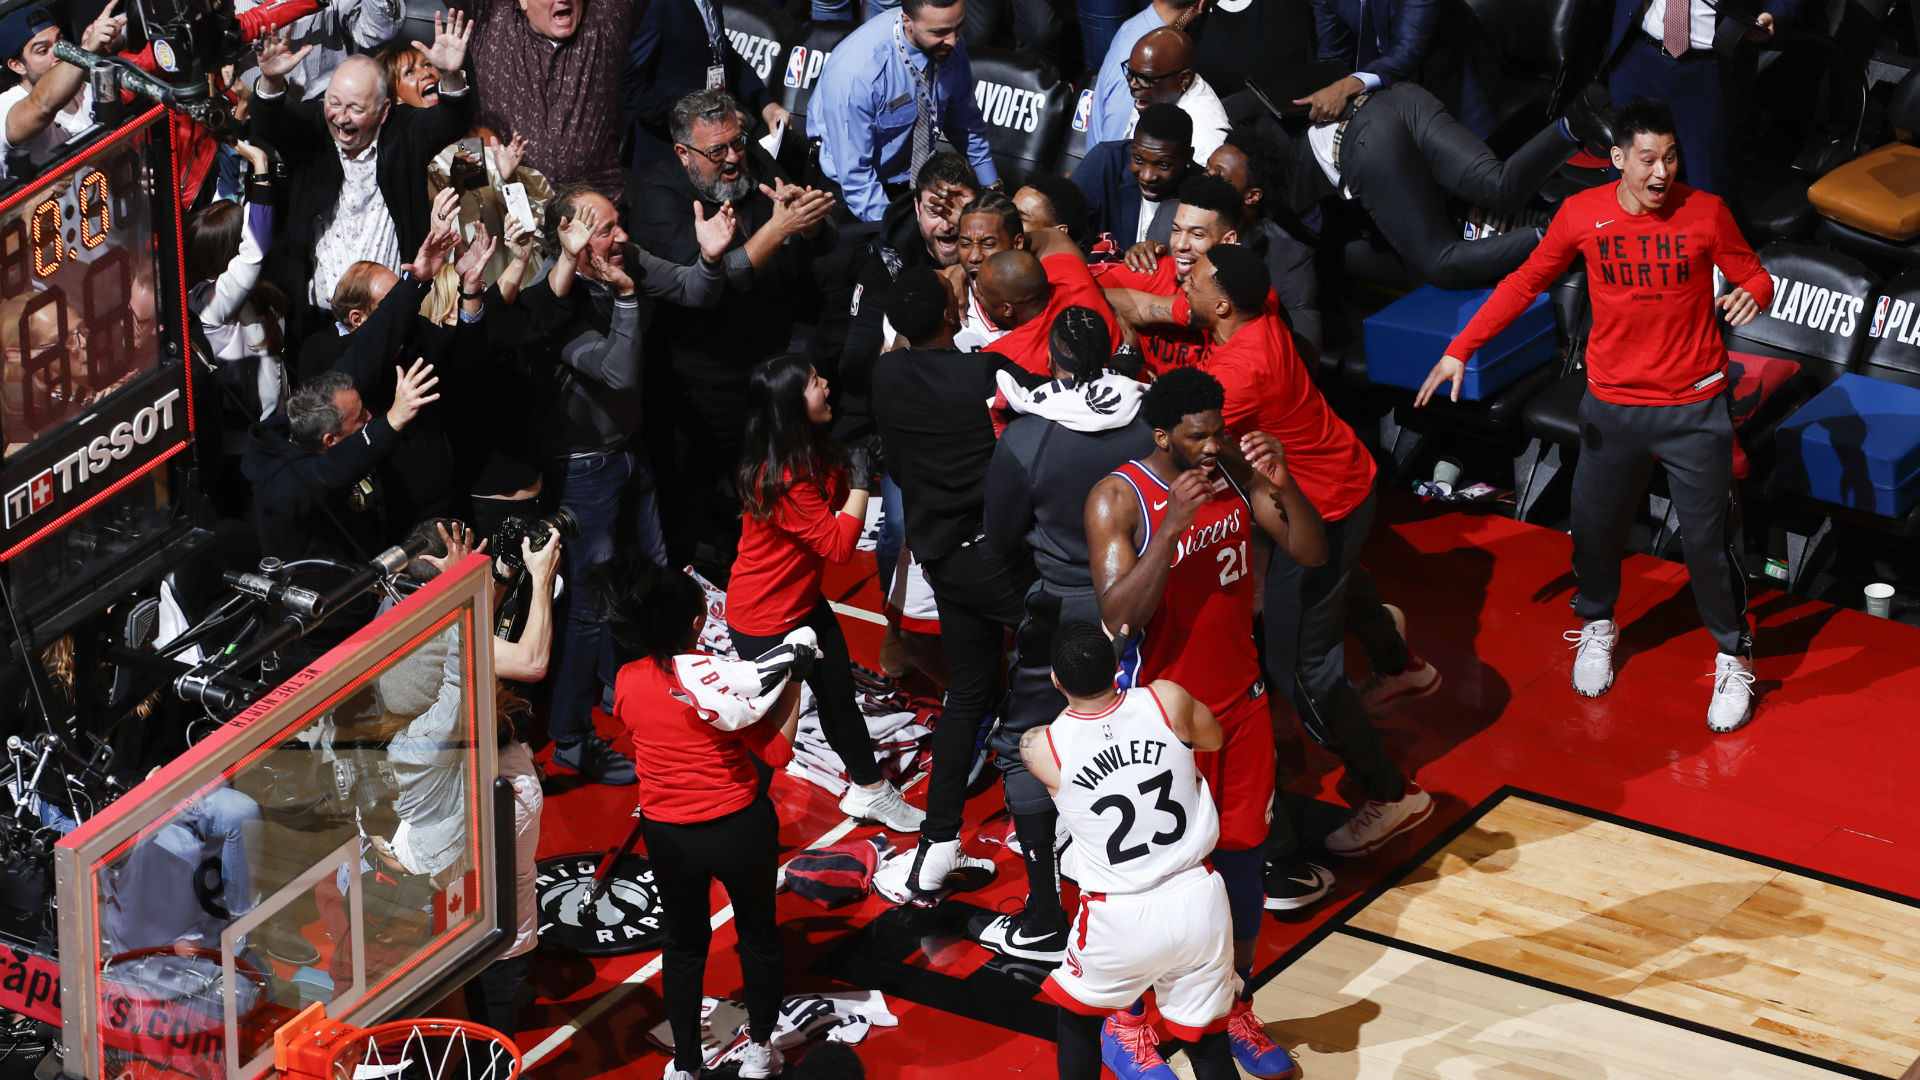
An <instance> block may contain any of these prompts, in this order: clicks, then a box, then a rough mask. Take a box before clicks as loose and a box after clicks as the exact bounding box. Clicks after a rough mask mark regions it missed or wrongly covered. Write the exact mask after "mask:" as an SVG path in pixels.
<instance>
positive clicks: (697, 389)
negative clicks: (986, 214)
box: [632, 90, 834, 560]
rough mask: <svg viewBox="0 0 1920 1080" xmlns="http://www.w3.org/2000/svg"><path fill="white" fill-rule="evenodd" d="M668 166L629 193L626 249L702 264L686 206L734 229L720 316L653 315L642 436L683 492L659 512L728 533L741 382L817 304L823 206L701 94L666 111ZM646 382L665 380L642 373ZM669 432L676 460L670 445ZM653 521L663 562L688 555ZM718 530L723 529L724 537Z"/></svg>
mask: <svg viewBox="0 0 1920 1080" xmlns="http://www.w3.org/2000/svg"><path fill="white" fill-rule="evenodd" d="M671 130H672V135H673V141H674V154H675V156H676V158H677V160H675V161H663V162H661V163H660V164H659V165H656V166H655V167H654V168H653V171H651V172H649V173H648V174H647V175H646V177H645V178H644V179H643V180H641V181H640V183H639V186H638V188H637V190H636V191H634V192H633V193H632V220H633V234H634V240H635V241H636V242H637V243H638V244H639V245H640V246H641V247H643V248H645V249H647V250H648V251H651V252H653V253H654V254H656V255H659V256H660V257H661V258H663V259H666V260H667V261H669V262H674V263H679V264H680V265H682V266H691V265H692V264H693V262H694V260H696V259H698V258H700V241H699V237H698V236H697V235H696V232H695V220H694V215H693V214H692V213H690V212H689V211H690V209H691V207H692V206H693V205H694V204H698V205H699V206H700V208H701V212H702V215H703V216H704V217H707V218H712V217H713V216H714V215H715V214H718V213H719V212H720V208H721V206H723V205H725V204H729V203H730V204H731V205H732V207H733V216H734V219H735V222H736V227H735V229H734V234H733V239H732V241H731V242H730V243H729V244H728V247H727V251H726V255H725V257H724V258H723V259H722V265H723V268H724V271H725V274H726V279H727V287H726V291H725V293H724V294H723V295H722V296H721V298H720V302H719V304H718V305H716V306H714V307H711V308H705V309H700V310H695V309H693V308H688V307H682V306H680V305H677V304H672V303H667V304H662V305H661V306H660V309H659V311H658V312H657V313H656V315H655V318H654V323H653V326H652V328H651V329H650V330H649V334H648V336H649V348H650V349H651V350H654V351H656V352H657V351H659V350H665V351H666V353H667V355H668V356H669V357H670V359H671V361H672V363H671V365H670V366H671V379H670V380H668V381H667V383H666V384H665V385H658V386H652V387H650V392H649V393H648V395H647V397H648V400H649V401H650V403H651V405H652V406H653V407H654V409H655V411H654V412H653V413H651V414H650V417H649V418H650V419H651V420H653V421H654V422H653V423H651V424H649V425H648V431H649V439H650V442H651V446H650V450H651V451H652V454H653V460H654V461H656V462H659V463H662V464H664V463H667V462H673V463H674V465H675V467H671V468H667V469H665V470H664V473H663V476H665V477H672V478H674V479H676V480H679V481H684V482H685V484H686V485H687V487H686V488H685V490H683V491H677V492H676V491H673V490H672V489H670V488H669V489H666V490H663V491H662V494H663V495H664V496H666V497H667V499H668V501H669V502H675V503H677V502H691V503H692V504H693V505H697V506H698V507H700V508H702V509H705V510H707V511H710V512H711V514H712V517H713V524H715V525H716V526H718V529H719V531H721V532H726V533H731V532H732V531H734V530H735V529H737V528H738V525H737V520H738V511H739V500H738V499H737V498H736V497H735V496H733V495H732V494H731V493H730V492H728V491H727V490H726V489H725V488H724V487H723V486H722V484H723V483H724V481H723V477H725V476H726V475H727V474H728V473H730V472H731V471H732V469H733V466H734V464H735V463H737V462H738V460H739V458H740V436H741V432H742V431H743V430H744V428H745V425H746V385H747V373H748V372H749V371H751V370H752V368H753V366H754V365H755V364H758V363H759V362H760V361H762V360H765V359H766V358H767V357H769V356H773V355H776V354H778V353H782V352H785V351H786V350H787V346H788V344H789V343H790V342H791V340H792V338H793V323H794V319H795V317H796V315H797V314H798V313H799V312H800V310H801V308H802V306H803V305H804V304H805V303H806V302H807V301H808V300H809V299H811V298H812V297H813V296H814V295H816V290H815V285H814V278H813V268H812V257H813V256H814V254H816V253H817V252H818V251H820V250H824V249H825V248H827V247H829V246H831V244H832V237H833V234H832V232H831V230H830V229H828V228H824V227H823V226H824V225H825V223H826V219H827V214H828V211H830V210H831V209H832V208H833V203H834V200H833V196H832V195H830V194H828V193H826V192H821V191H814V190H812V189H807V188H800V187H796V186H794V185H792V184H789V183H787V181H786V177H785V176H784V174H782V173H781V171H780V168H779V166H778V165H776V164H775V163H774V161H773V159H772V158H771V157H769V156H767V153H766V151H764V150H762V149H761V148H760V147H759V146H757V145H754V144H752V143H751V142H749V140H748V139H747V136H746V134H745V133H744V132H742V131H741V130H740V118H739V106H738V104H736V103H735V101H734V100H733V96H732V95H731V94H728V93H727V92H726V91H724V90H702V91H699V92H698V93H693V94H688V95H687V96H686V97H684V98H681V99H680V101H679V102H678V103H677V104H676V105H674V107H673V115H672V118H671ZM649 370H650V372H651V374H650V376H649V379H650V380H652V379H656V378H659V377H661V376H664V375H666V374H667V372H664V371H661V370H659V368H658V366H652V367H650V369H649ZM676 430H677V431H678V432H679V438H678V439H677V440H675V441H677V442H678V444H679V447H680V448H682V449H684V451H685V453H684V454H683V455H676V454H675V453H674V450H675V446H674V445H673V442H663V441H660V440H661V439H662V437H664V436H666V435H667V434H668V433H671V432H674V431H676ZM663 520H665V521H667V522H668V523H670V524H672V525H673V526H674V527H675V529H676V533H675V534H674V535H670V536H669V537H668V550H669V551H670V552H671V553H673V555H674V557H675V559H676V560H679V559H684V558H685V557H686V556H687V555H689V554H690V553H691V548H692V537H691V536H690V535H680V534H679V532H678V530H681V529H683V528H687V527H692V526H693V525H694V524H695V523H693V522H689V521H688V515H687V514H684V513H668V514H665V515H663ZM728 523H733V524H732V525H731V526H730V527H729V525H728Z"/></svg>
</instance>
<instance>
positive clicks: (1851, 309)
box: [1722, 241, 1879, 388]
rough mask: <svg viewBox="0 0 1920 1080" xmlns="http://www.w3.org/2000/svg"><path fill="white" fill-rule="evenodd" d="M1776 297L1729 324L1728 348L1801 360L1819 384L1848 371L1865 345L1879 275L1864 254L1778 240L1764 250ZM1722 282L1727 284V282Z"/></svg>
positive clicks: (1761, 260) (1761, 252)
mask: <svg viewBox="0 0 1920 1080" xmlns="http://www.w3.org/2000/svg"><path fill="white" fill-rule="evenodd" d="M1759 255H1760V264H1761V265H1762V266H1764V267H1766V269H1767V273H1768V274H1769V275H1771V276H1772V278H1773V302H1772V303H1771V304H1769V305H1768V306H1767V307H1766V308H1764V309H1763V310H1762V311H1761V312H1760V314H1759V316H1758V317H1756V318H1755V319H1754V320H1753V321H1752V322H1750V323H1748V324H1747V325H1745V326H1740V327H1732V328H1729V329H1728V331H1727V348H1728V349H1729V350H1732V351H1734V352H1742V353H1752V354H1754V355H1757V356H1778V357H1785V358H1786V359H1789V360H1794V361H1798V362H1799V363H1800V365H1801V366H1802V367H1803V368H1804V369H1805V371H1806V374H1807V375H1808V377H1810V378H1811V379H1812V380H1813V381H1814V383H1815V384H1816V388H1817V387H1821V386H1825V385H1827V384H1828V383H1830V382H1832V381H1833V380H1834V379H1836V378H1838V377H1839V376H1840V375H1841V374H1842V373H1844V372H1847V371H1851V370H1853V368H1854V367H1855V365H1856V364H1857V363H1858V362H1859V360H1860V357H1861V356H1862V355H1864V354H1865V352H1866V345H1867V342H1868V341H1869V340H1870V338H1869V331H1870V330H1871V329H1872V327H1871V321H1872V316H1873V307H1874V300H1875V298H1876V297H1877V296H1878V295H1879V289H1878V285H1879V283H1878V281H1877V280H1876V279H1875V277H1874V275H1873V273H1872V272H1871V271H1869V270H1868V269H1867V268H1866V266H1864V265H1863V264H1862V263H1861V262H1860V260H1858V259H1855V258H1853V257H1852V256H1850V255H1846V254H1844V253H1841V252H1838V251H1832V250H1829V249H1827V248H1820V247H1814V246H1812V245H1810V244H1802V243H1795V242H1793V241H1777V242H1775V243H1772V244H1768V245H1766V246H1765V247H1763V248H1761V249H1760V251H1759ZM1722 288H1723V289H1724V284H1723V286H1722Z"/></svg>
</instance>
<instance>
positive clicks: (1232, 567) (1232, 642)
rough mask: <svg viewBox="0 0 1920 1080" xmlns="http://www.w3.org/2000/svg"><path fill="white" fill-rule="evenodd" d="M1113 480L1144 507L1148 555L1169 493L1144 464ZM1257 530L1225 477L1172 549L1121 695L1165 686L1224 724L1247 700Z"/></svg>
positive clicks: (1126, 663)
mask: <svg viewBox="0 0 1920 1080" xmlns="http://www.w3.org/2000/svg"><path fill="white" fill-rule="evenodd" d="M1114 475H1115V476H1118V477H1120V478H1121V479H1123V480H1125V481H1126V482H1127V483H1128V484H1129V485H1130V486H1131V487H1132V488H1133V491H1134V494H1135V495H1136V496H1138V497H1139V499H1140V518H1141V522H1142V524H1143V526H1144V528H1143V529H1142V535H1141V538H1140V547H1139V550H1138V551H1137V552H1136V554H1142V555H1144V554H1145V553H1146V550H1147V545H1148V544H1150V543H1152V542H1153V536H1154V534H1155V533H1156V532H1158V531H1160V529H1161V528H1163V527H1164V525H1165V522H1166V518H1167V503H1168V501H1169V496H1170V493H1169V491H1168V489H1167V485H1166V483H1165V482H1163V481H1162V480H1161V479H1160V477H1159V476H1157V475H1156V474H1155V473H1154V471H1153V470H1152V469H1150V468H1148V467H1147V466H1146V465H1145V464H1144V463H1143V462H1139V461H1129V462H1127V463H1126V464H1125V465H1122V466H1120V467H1119V468H1118V469H1115V470H1114ZM1252 527H1253V508H1252V507H1251V506H1250V505H1248V503H1247V498H1246V495H1245V493H1243V492H1242V491H1241V490H1240V489H1239V487H1238V486H1236V485H1235V484H1234V483H1233V481H1232V480H1231V479H1230V478H1228V477H1226V476H1225V474H1222V476H1221V479H1220V481H1219V486H1218V488H1217V489H1216V490H1215V491H1214V493H1213V497H1212V498H1210V499H1208V500H1207V501H1206V502H1204V503H1202V504H1201V505H1200V510H1199V512H1198V513H1196V514H1195V515H1194V518H1193V524H1192V525H1190V526H1188V527H1187V531H1186V532H1185V533H1184V534H1182V535H1181V537H1180V539H1179V540H1178V542H1176V544H1175V545H1174V550H1173V566H1172V568H1171V569H1170V570H1168V571H1167V586H1166V589H1165V590H1164V591H1163V592H1162V593H1161V594H1160V603H1159V604H1157V605H1155V607H1154V609H1153V618H1151V619H1149V620H1148V621H1147V625H1146V627H1145V629H1144V631H1143V632H1141V633H1139V634H1138V635H1136V636H1135V638H1134V640H1133V641H1132V643H1130V644H1129V645H1128V646H1127V652H1126V654H1125V655H1124V656H1122V657H1121V658H1120V685H1121V686H1122V687H1123V688H1124V687H1129V686H1144V685H1146V684H1147V683H1149V682H1152V681H1153V680H1155V679H1167V680H1169V681H1171V682H1175V683H1178V684H1179V685H1180V686H1181V687H1182V688H1183V689H1185V690H1186V691H1187V693H1189V694H1192V695H1193V696H1194V697H1195V698H1198V699H1199V700H1200V701H1201V702H1203V703H1204V704H1205V705H1206V706H1207V708H1209V709H1211V710H1213V714H1214V715H1215V716H1221V717H1224V716H1226V715H1227V710H1229V709H1231V708H1232V707H1233V706H1235V705H1236V704H1238V703H1240V702H1243V701H1245V700H1247V691H1248V689H1249V688H1250V687H1252V686H1253V684H1254V683H1256V682H1258V681H1259V680H1260V658H1259V655H1258V654H1257V653H1256V652H1255V651H1254V644H1253V596H1254V588H1255V585H1256V583H1255V581H1254V580H1253V567H1252V565H1251V564H1250V563H1249V562H1248V561H1247V559H1248V556H1249V555H1250V554H1251V550H1250V544H1249V542H1248V541H1249V538H1250V536H1251V530H1252ZM1114 629H1116V630H1117V629H1119V628H1118V627H1114Z"/></svg>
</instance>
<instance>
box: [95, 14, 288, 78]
mask: <svg viewBox="0 0 1920 1080" xmlns="http://www.w3.org/2000/svg"><path fill="white" fill-rule="evenodd" d="M89 30H91V28H89ZM258 48H259V52H258V56H259V60H258V62H257V63H258V66H259V68H260V78H261V79H262V80H263V81H270V82H272V83H273V86H272V87H269V88H268V89H269V91H271V92H275V93H277V92H278V90H275V89H274V88H275V87H278V88H284V87H285V85H286V78H287V75H288V74H289V73H291V72H292V71H293V69H294V68H297V67H299V66H300V61H302V60H305V59H306V58H307V54H308V53H310V52H312V51H313V46H311V45H303V46H301V47H300V48H299V49H295V48H294V47H293V31H291V30H282V31H280V32H279V33H277V34H268V35H267V36H266V37H263V38H261V39H260V44H259V47H258Z"/></svg>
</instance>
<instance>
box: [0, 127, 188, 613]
mask: <svg viewBox="0 0 1920 1080" xmlns="http://www.w3.org/2000/svg"><path fill="white" fill-rule="evenodd" d="M171 151H172V146H171V138H170V134H169V130H168V121H167V114H166V112H165V110H164V109H160V108H154V109H151V110H148V111H146V112H145V113H144V114H143V115H140V116H138V117H137V118H135V119H133V120H131V121H130V122H128V123H127V124H125V125H123V126H122V127H120V128H119V129H118V130H115V131H110V132H107V133H105V134H103V135H100V136H98V137H96V138H95V139H94V140H93V141H91V142H89V143H85V144H77V145H75V146H74V147H73V148H72V149H71V152H70V153H69V155H68V157H67V158H66V160H65V161H64V162H56V163H55V164H54V165H53V166H52V167H50V168H49V169H48V170H47V171H46V172H45V173H43V174H42V175H41V177H40V178H39V179H37V180H34V181H32V182H30V183H28V184H25V185H22V186H19V187H16V188H14V189H13V190H12V191H10V192H6V193H4V194H0V348H3V349H4V352H3V353H0V564H4V565H5V568H6V571H7V573H8V578H9V581H10V582H11V585H12V587H13V589H14V592H15V595H16V596H18V597H21V598H22V599H23V600H25V601H26V603H27V604H28V606H29V607H35V606H38V605H37V604H36V601H37V600H40V599H42V598H46V599H48V600H49V601H51V600H53V599H56V598H58V597H60V596H62V595H66V594H71V593H72V592H73V590H75V589H78V588H85V587H90V586H92V585H95V584H97V583H100V580H101V575H103V574H107V573H110V572H112V571H115V570H117V569H119V568H121V567H123V566H125V565H128V560H129V559H132V558H134V557H135V556H136V555H138V554H139V553H140V552H143V551H147V550H150V549H151V548H152V547H153V546H154V545H156V544H159V543H162V542H164V541H166V538H167V537H168V536H169V535H171V534H172V533H173V532H175V531H176V528H175V527H176V526H177V525H179V524H180V516H179V514H177V513H176V512H175V508H176V505H177V504H178V503H179V501H180V499H181V496H182V490H181V488H180V484H179V476H178V474H177V473H176V472H175V471H173V470H168V469H165V468H161V467H160V466H162V465H163V463H164V462H165V461H166V460H167V459H168V458H171V457H173V456H174V455H176V454H178V453H179V452H180V451H182V450H185V449H186V448H187V447H188V446H189V445H190V439H191V437H192V434H191V432H192V408H191V394H190V393H189V392H188V372H187V363H186V360H185V355H186V349H185V345H186V341H185V329H184V323H183V322H182V319H181V309H182V304H181V303H180V296H181V293H180V287H181V286H180V243H179V240H178V237H179V235H180V233H179V216H178V215H179V211H178V208H177V207H176V205H175V203H174V200H173V198H172V192H173V191H174V190H175V186H174V183H173V180H172V172H173V170H172V165H171V162H172V153H171ZM170 343H171V344H170Z"/></svg>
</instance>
